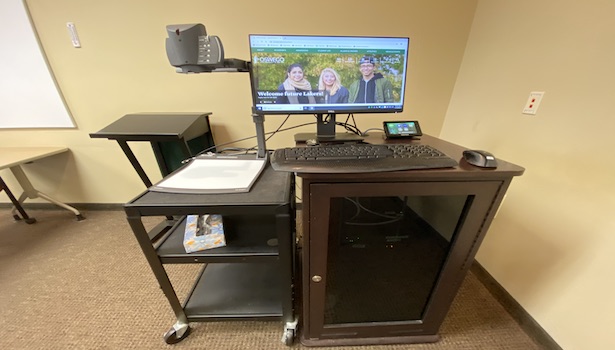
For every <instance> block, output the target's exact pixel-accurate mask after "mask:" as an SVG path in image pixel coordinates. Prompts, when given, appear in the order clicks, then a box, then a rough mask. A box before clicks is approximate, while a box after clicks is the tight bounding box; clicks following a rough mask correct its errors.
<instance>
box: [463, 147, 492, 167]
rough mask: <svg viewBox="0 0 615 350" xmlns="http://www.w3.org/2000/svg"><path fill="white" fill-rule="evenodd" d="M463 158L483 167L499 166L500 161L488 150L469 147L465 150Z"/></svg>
mask: <svg viewBox="0 0 615 350" xmlns="http://www.w3.org/2000/svg"><path fill="white" fill-rule="evenodd" d="M463 159H465V160H466V162H468V163H469V164H472V165H474V166H478V167H481V168H497V166H498V161H497V160H496V159H495V156H494V155H493V154H491V153H489V152H487V151H482V150H477V149H469V150H465V151H463Z"/></svg>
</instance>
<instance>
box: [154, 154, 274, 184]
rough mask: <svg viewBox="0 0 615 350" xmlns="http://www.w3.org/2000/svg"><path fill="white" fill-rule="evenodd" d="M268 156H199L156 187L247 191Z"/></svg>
mask: <svg viewBox="0 0 615 350" xmlns="http://www.w3.org/2000/svg"><path fill="white" fill-rule="evenodd" d="M266 161H267V160H266V159H256V158H250V159H245V158H234V157H230V158H226V157H221V158H209V157H207V158H196V159H194V160H192V161H191V162H190V164H188V165H187V166H185V167H184V168H182V169H180V170H178V171H177V172H174V173H172V174H170V175H169V176H168V177H166V178H164V179H163V180H162V181H160V182H159V183H158V184H156V185H155V186H153V188H152V190H154V191H156V190H158V191H163V192H183V193H189V192H195V193H199V192H200V193H232V192H247V191H248V190H249V189H250V187H251V185H252V183H253V182H254V181H255V180H256V178H257V177H258V175H259V174H260V173H261V171H262V170H263V168H264V166H265V162H266Z"/></svg>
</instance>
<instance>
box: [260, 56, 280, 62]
mask: <svg viewBox="0 0 615 350" xmlns="http://www.w3.org/2000/svg"><path fill="white" fill-rule="evenodd" d="M252 62H254V63H284V57H258V56H254V57H253V58H252Z"/></svg>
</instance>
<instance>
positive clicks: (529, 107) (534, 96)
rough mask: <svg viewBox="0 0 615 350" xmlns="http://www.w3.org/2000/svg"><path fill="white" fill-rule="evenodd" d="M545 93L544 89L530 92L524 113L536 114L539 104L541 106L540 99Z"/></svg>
mask: <svg viewBox="0 0 615 350" xmlns="http://www.w3.org/2000/svg"><path fill="white" fill-rule="evenodd" d="M544 94H545V92H544V91H533V92H530V97H529V98H528V99H527V102H526V103H525V107H523V114H529V115H535V114H536V112H538V106H540V101H541V100H542V96H543V95H544Z"/></svg>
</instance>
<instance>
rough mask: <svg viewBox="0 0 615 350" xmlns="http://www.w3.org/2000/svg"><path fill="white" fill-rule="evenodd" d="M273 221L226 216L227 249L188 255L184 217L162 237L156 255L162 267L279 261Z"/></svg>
mask: <svg viewBox="0 0 615 350" xmlns="http://www.w3.org/2000/svg"><path fill="white" fill-rule="evenodd" d="M272 219H274V218H268V217H259V216H224V217H223V220H224V231H225V232H224V234H225V237H226V246H225V247H218V248H213V249H208V250H203V251H200V252H194V253H186V251H185V249H184V246H183V240H184V230H185V228H186V219H185V217H184V218H182V219H181V220H179V221H178V222H177V223H176V224H175V225H174V226H173V227H172V228H171V229H170V230H169V232H167V234H166V235H165V236H164V237H162V239H161V241H160V242H159V243H158V247H157V248H156V253H157V254H158V256H159V257H160V260H161V262H162V263H174V264H180V263H214V262H241V261H246V260H250V261H252V262H256V261H273V260H278V259H279V252H278V240H277V237H276V235H275V234H276V232H275V220H272Z"/></svg>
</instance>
